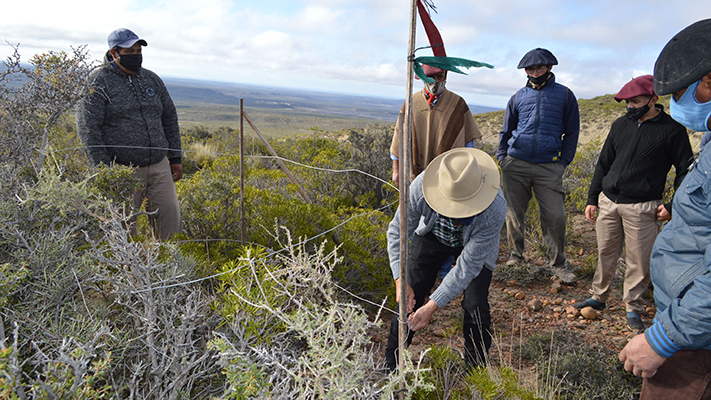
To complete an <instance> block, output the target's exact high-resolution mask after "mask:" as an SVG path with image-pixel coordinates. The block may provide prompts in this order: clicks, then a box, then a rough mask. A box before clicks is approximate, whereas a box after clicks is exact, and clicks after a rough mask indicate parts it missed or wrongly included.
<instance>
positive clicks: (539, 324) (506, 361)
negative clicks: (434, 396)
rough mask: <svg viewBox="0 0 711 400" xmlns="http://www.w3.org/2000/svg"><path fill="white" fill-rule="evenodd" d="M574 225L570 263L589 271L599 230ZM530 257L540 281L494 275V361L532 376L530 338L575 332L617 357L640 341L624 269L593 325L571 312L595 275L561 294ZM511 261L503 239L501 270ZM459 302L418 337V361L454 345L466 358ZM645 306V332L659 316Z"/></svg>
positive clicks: (384, 330) (577, 221) (382, 337)
mask: <svg viewBox="0 0 711 400" xmlns="http://www.w3.org/2000/svg"><path fill="white" fill-rule="evenodd" d="M572 220H573V222H572V225H573V226H572V235H568V243H567V248H566V257H567V258H568V260H569V261H570V263H571V264H572V265H573V266H574V267H580V266H583V267H585V264H586V259H587V266H588V268H589V267H590V265H589V264H590V260H591V258H590V256H591V255H594V254H596V252H597V246H596V242H595V231H594V229H595V226H594V224H593V223H590V222H587V221H585V219H584V216H583V215H576V216H574V217H573V218H572ZM571 236H572V240H571ZM526 251H527V254H526V259H527V262H528V264H529V265H528V268H529V269H532V270H536V271H538V272H537V275H539V276H538V277H536V278H535V279H521V280H523V281H526V282H525V283H523V282H517V281H516V279H505V278H504V277H502V276H497V272H494V282H492V285H491V288H490V293H489V302H490V305H491V314H492V328H493V336H494V343H493V344H492V348H491V351H490V357H491V359H492V360H493V361H494V362H498V363H500V364H502V365H504V366H510V367H512V368H514V369H517V370H521V371H523V370H530V367H531V365H526V361H525V360H521V357H520V354H516V350H515V349H516V348H517V346H518V345H520V344H521V343H523V342H524V341H525V340H526V338H528V337H531V336H533V335H535V334H551V333H553V332H556V331H560V330H570V331H576V332H577V333H578V335H577V336H579V337H581V338H582V339H583V340H584V341H585V342H586V343H590V344H591V345H596V346H604V347H605V348H607V349H609V350H610V351H613V352H615V353H618V352H619V351H620V350H622V348H623V347H624V346H625V344H626V343H627V342H628V341H629V340H630V339H631V338H632V337H634V336H635V335H636V333H635V332H633V331H632V330H631V329H630V328H629V327H628V326H627V322H626V318H625V307H624V303H623V302H622V273H623V268H618V272H617V275H616V277H615V280H614V283H613V289H612V294H611V296H610V298H609V300H608V302H607V308H606V309H605V310H604V311H602V312H601V313H599V314H600V315H598V317H597V318H596V319H594V320H588V319H585V318H584V317H582V316H580V315H577V316H571V315H568V313H566V308H567V307H568V306H570V305H571V304H573V303H575V302H578V301H581V300H584V299H587V298H589V297H590V293H589V290H590V284H591V280H592V272H593V271H594V269H593V270H590V269H588V273H586V274H585V273H581V274H579V278H578V281H577V282H576V283H572V284H566V283H560V288H559V289H557V291H556V289H553V288H554V287H557V286H558V285H557V284H555V282H556V277H553V276H550V273H549V272H547V271H548V270H547V269H546V268H545V266H544V264H545V261H544V260H543V259H542V258H541V257H540V256H537V255H533V254H528V253H529V250H528V249H527V250H526ZM507 260H508V244H507V242H506V238H505V237H504V236H503V235H502V240H501V246H500V248H499V259H498V260H497V264H498V265H497V267H501V270H503V269H504V267H503V266H504V264H505V263H506V261H507ZM621 264H623V262H621ZM594 265H595V264H593V268H594ZM497 270H498V269H497ZM506 278H508V276H506ZM553 292H555V293H553ZM520 293H523V295H521V294H520ZM521 297H523V298H521ZM533 299H538V300H540V301H541V304H542V306H541V308H540V309H538V310H536V311H534V310H531V309H530V308H529V307H528V303H529V302H530V301H531V300H533ZM460 302H461V295H460V296H459V297H457V298H455V299H454V300H453V301H451V302H450V303H449V304H447V305H446V306H445V307H443V308H442V309H440V310H438V311H437V312H435V314H434V315H433V318H432V320H431V322H430V324H429V325H428V326H427V327H426V328H425V329H423V330H422V331H419V332H417V333H416V334H415V338H414V340H413V343H412V345H411V346H410V350H411V352H412V354H413V358H414V361H416V360H417V359H419V356H420V353H421V352H422V351H424V350H425V349H427V348H429V347H430V346H433V345H449V346H451V347H453V348H454V349H456V350H457V351H459V352H460V353H462V354H463V351H464V346H463V345H464V339H463V338H462V336H461V335H462V334H461V332H462V328H461V321H462V309H461V306H460ZM645 303H646V305H647V311H648V315H643V316H642V320H643V321H644V323H645V326H649V325H650V324H651V322H652V318H653V316H654V311H655V310H654V308H653V306H654V302H653V300H652V298H651V294H650V295H648V296H645ZM390 318H391V315H385V316H384V321H383V322H382V324H381V329H378V330H377V331H376V332H374V333H373V342H374V343H375V344H376V345H380V346H381V347H382V348H383V349H384V347H385V345H386V343H387V335H388V327H389V319H390ZM554 340H555V339H554Z"/></svg>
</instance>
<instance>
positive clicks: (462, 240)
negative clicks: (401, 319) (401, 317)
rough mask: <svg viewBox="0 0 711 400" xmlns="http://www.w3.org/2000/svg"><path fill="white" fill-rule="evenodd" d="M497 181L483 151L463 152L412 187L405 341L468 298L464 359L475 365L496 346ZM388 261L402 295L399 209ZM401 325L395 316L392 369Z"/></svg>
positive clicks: (501, 206)
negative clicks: (492, 296)
mask: <svg viewBox="0 0 711 400" xmlns="http://www.w3.org/2000/svg"><path fill="white" fill-rule="evenodd" d="M499 178H500V177H499V169H498V168H497V166H496V162H495V161H494V159H493V158H491V157H490V156H489V155H487V154H486V153H484V152H483V151H481V150H477V149H473V148H468V147H460V148H455V149H452V150H450V151H448V152H445V153H443V154H441V155H439V156H438V157H436V158H435V159H434V160H433V161H432V162H431V163H430V164H429V165H428V166H427V168H426V169H425V171H424V172H423V173H421V174H420V175H418V176H417V177H416V178H415V180H414V181H412V183H411V184H410V200H409V204H408V206H409V208H408V209H409V214H408V221H407V227H408V237H412V245H411V247H410V256H409V258H408V261H407V265H408V271H407V285H408V287H407V309H408V312H413V311H414V313H413V314H411V315H410V316H409V318H408V325H409V328H410V332H409V335H408V341H407V343H408V344H409V343H410V342H412V336H413V332H414V331H418V330H420V329H422V328H424V327H425V326H427V324H428V323H429V321H430V318H432V314H434V312H435V311H437V310H438V309H439V308H441V307H443V306H444V305H445V304H447V303H448V302H450V301H451V300H452V299H454V298H455V297H456V296H458V295H459V294H460V293H464V299H463V300H462V308H463V309H464V324H463V335H464V347H465V361H466V363H467V366H468V367H470V368H471V367H475V366H478V365H481V364H483V363H484V362H485V361H486V352H487V351H488V349H489V347H490V346H491V334H490V332H489V329H490V326H491V313H490V311H489V300H488V296H489V285H490V284H491V277H492V273H493V271H494V268H495V267H496V257H497V256H498V253H499V239H500V232H501V228H502V227H503V225H504V221H505V218H506V200H504V195H503V193H502V192H501V190H500V188H499V187H500V180H499ZM388 256H389V257H390V268H391V269H392V274H393V278H394V279H395V286H396V288H397V289H396V293H399V292H400V290H399V288H400V284H401V282H400V281H401V280H400V258H399V257H400V217H399V209H398V212H396V213H395V218H393V220H392V222H391V223H390V226H389V228H388ZM449 256H453V257H454V258H455V260H456V261H455V264H454V267H453V268H452V270H451V271H450V272H449V274H447V276H446V277H445V278H444V279H443V280H442V283H441V284H440V285H439V287H438V288H437V289H436V290H435V291H434V292H433V293H432V294H431V295H430V296H429V300H428V301H427V302H425V300H426V297H427V295H428V294H429V293H430V290H431V289H432V287H433V286H434V283H435V280H436V278H437V272H438V271H439V269H440V267H441V266H442V262H443V261H444V260H446V259H447V258H448V257H449ZM399 300H400V299H398V301H399ZM398 325H399V323H398V316H397V315H396V316H394V317H393V319H392V321H391V324H390V335H389V337H388V345H387V348H386V350H385V361H386V367H387V368H388V369H389V370H391V371H392V370H394V369H395V368H396V366H397V360H396V352H397V348H398V345H399V340H398Z"/></svg>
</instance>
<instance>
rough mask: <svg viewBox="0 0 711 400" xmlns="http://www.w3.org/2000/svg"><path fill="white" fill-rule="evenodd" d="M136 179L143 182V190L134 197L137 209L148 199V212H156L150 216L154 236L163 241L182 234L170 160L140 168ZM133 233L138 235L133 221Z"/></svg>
mask: <svg viewBox="0 0 711 400" xmlns="http://www.w3.org/2000/svg"><path fill="white" fill-rule="evenodd" d="M136 177H138V178H139V179H140V180H142V181H143V183H144V186H143V189H142V190H139V191H138V192H136V193H135V194H134V196H133V201H134V204H135V205H136V208H139V207H140V206H141V203H142V202H143V199H147V202H146V211H147V212H153V211H156V214H155V215H150V216H149V217H148V221H149V222H150V224H151V228H153V234H154V235H155V236H156V237H157V238H159V239H161V240H166V239H170V237H171V236H173V235H174V234H176V233H178V232H180V225H181V221H180V206H179V204H178V195H177V194H176V192H175V183H174V182H173V173H172V171H171V170H170V164H169V163H168V159H167V158H164V159H163V160H162V161H160V162H159V163H157V164H153V165H149V166H147V167H140V168H138V170H136ZM131 233H132V234H135V233H136V224H135V221H133V224H132V227H131Z"/></svg>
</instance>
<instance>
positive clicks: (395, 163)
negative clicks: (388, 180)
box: [393, 160, 400, 189]
mask: <svg viewBox="0 0 711 400" xmlns="http://www.w3.org/2000/svg"><path fill="white" fill-rule="evenodd" d="M393 182H395V186H396V187H397V188H398V189H399V188H400V161H398V160H393Z"/></svg>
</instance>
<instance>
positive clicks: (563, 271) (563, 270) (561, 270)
mask: <svg viewBox="0 0 711 400" xmlns="http://www.w3.org/2000/svg"><path fill="white" fill-rule="evenodd" d="M570 267H571V265H570V263H568V261H566V262H565V264H563V267H551V273H552V274H553V275H555V276H557V277H558V278H560V280H561V281H563V282H565V283H574V282H575V281H577V280H578V277H577V276H575V274H574V273H573V272H572V271H571V270H570Z"/></svg>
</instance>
